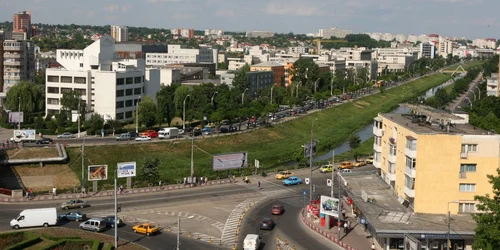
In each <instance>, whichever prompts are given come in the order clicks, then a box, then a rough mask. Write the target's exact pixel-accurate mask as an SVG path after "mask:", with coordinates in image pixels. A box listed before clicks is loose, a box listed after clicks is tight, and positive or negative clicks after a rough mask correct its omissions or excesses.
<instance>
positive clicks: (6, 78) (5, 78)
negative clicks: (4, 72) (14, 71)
mask: <svg viewBox="0 0 500 250" xmlns="http://www.w3.org/2000/svg"><path fill="white" fill-rule="evenodd" d="M4 80H18V81H20V80H21V76H4Z"/></svg>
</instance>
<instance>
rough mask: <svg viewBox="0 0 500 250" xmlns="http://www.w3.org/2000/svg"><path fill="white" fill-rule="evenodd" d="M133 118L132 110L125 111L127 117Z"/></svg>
mask: <svg viewBox="0 0 500 250" xmlns="http://www.w3.org/2000/svg"><path fill="white" fill-rule="evenodd" d="M129 118H132V111H127V112H125V119H129Z"/></svg>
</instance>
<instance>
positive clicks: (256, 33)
mask: <svg viewBox="0 0 500 250" xmlns="http://www.w3.org/2000/svg"><path fill="white" fill-rule="evenodd" d="M273 36H274V32H272V31H247V32H246V37H249V38H252V37H253V38H257V37H261V38H268V37H273Z"/></svg>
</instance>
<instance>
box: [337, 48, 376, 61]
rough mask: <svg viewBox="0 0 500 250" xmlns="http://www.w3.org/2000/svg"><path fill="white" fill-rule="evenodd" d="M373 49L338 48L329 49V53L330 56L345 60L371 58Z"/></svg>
mask: <svg viewBox="0 0 500 250" xmlns="http://www.w3.org/2000/svg"><path fill="white" fill-rule="evenodd" d="M373 52H374V51H373V50H369V49H367V48H365V47H354V48H344V47H343V48H340V49H337V50H331V51H330V55H331V56H332V58H344V59H346V60H357V61H359V60H363V61H364V60H368V61H369V60H372V58H373V55H372V54H373Z"/></svg>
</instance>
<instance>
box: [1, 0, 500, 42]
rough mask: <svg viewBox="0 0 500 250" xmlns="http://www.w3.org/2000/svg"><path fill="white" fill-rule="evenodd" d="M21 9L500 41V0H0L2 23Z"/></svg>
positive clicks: (237, 27) (94, 17) (58, 17)
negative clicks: (495, 39)
mask: <svg viewBox="0 0 500 250" xmlns="http://www.w3.org/2000/svg"><path fill="white" fill-rule="evenodd" d="M21 10H30V11H32V22H33V23H48V24H72V23H74V24H90V25H127V26H135V27H150V28H192V29H196V30H204V29H222V30H224V31H249V30H266V31H274V32H278V33H288V32H293V33H296V34H305V33H317V32H318V29H328V28H331V27H337V28H339V29H348V30H352V31H353V32H354V33H362V32H383V33H386V32H387V33H394V34H397V33H402V34H405V35H408V34H439V35H441V36H451V37H466V38H469V39H474V38H490V37H491V38H500V34H499V33H500V15H499V14H500V13H499V12H500V1H499V0H352V1H350V0H0V21H12V15H13V14H15V13H17V12H18V11H21Z"/></svg>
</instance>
